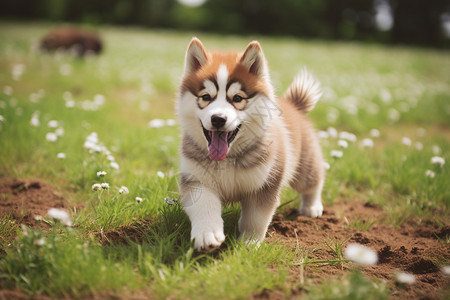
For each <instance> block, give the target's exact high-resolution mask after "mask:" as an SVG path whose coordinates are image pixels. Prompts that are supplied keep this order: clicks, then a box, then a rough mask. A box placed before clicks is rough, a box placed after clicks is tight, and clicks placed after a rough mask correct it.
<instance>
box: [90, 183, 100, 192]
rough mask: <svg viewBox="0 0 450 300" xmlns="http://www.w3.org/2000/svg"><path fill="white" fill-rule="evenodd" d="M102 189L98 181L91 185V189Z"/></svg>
mask: <svg viewBox="0 0 450 300" xmlns="http://www.w3.org/2000/svg"><path fill="white" fill-rule="evenodd" d="M101 189H102V185H101V184H100V183H94V184H93V185H92V190H93V191H100V190H101Z"/></svg>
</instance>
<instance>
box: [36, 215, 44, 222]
mask: <svg viewBox="0 0 450 300" xmlns="http://www.w3.org/2000/svg"><path fill="white" fill-rule="evenodd" d="M34 219H35V220H36V221H42V220H44V218H43V217H42V216H39V215H36V216H34Z"/></svg>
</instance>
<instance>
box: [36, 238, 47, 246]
mask: <svg viewBox="0 0 450 300" xmlns="http://www.w3.org/2000/svg"><path fill="white" fill-rule="evenodd" d="M33 244H35V245H36V246H44V245H45V239H44V238H40V239H35V240H34V241H33Z"/></svg>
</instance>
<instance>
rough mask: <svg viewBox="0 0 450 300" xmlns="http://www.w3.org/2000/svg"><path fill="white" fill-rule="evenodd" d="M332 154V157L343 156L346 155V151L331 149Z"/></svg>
mask: <svg viewBox="0 0 450 300" xmlns="http://www.w3.org/2000/svg"><path fill="white" fill-rule="evenodd" d="M330 155H331V157H335V158H341V157H342V156H343V155H344V153H343V152H342V151H340V150H331V152H330Z"/></svg>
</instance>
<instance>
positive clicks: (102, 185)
mask: <svg viewBox="0 0 450 300" xmlns="http://www.w3.org/2000/svg"><path fill="white" fill-rule="evenodd" d="M100 186H101V187H102V189H104V190H109V184H108V183H106V182H103V183H101V184H100Z"/></svg>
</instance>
